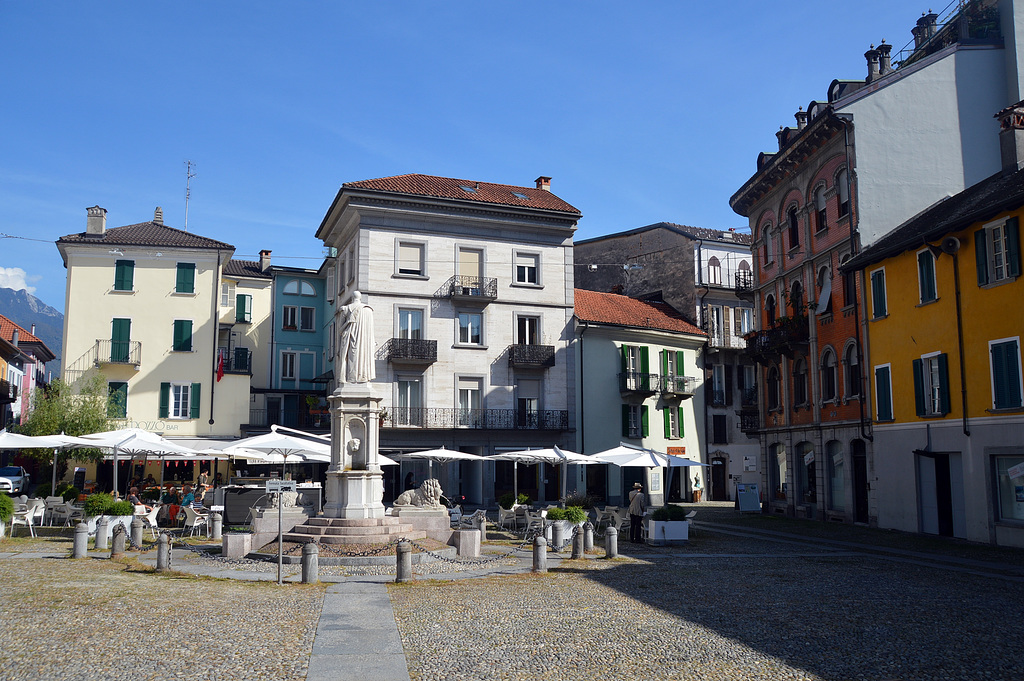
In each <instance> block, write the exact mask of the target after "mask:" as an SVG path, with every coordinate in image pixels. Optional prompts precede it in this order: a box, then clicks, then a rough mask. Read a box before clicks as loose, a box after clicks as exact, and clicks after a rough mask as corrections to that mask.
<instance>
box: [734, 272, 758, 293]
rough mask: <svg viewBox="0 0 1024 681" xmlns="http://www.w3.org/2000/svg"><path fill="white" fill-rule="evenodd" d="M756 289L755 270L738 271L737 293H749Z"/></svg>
mask: <svg viewBox="0 0 1024 681" xmlns="http://www.w3.org/2000/svg"><path fill="white" fill-rule="evenodd" d="M752 288H754V272H753V270H737V271H736V290H737V291H749V290H751V289H752Z"/></svg>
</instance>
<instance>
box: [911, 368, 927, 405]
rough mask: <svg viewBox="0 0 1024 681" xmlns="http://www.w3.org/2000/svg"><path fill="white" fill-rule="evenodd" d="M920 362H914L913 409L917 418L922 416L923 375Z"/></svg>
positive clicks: (923, 396) (923, 398)
mask: <svg viewBox="0 0 1024 681" xmlns="http://www.w3.org/2000/svg"><path fill="white" fill-rule="evenodd" d="M921 365H922V363H921V360H919V359H915V360H914V408H915V409H916V410H917V415H918V416H924V400H925V395H924V373H923V369H922V366H921Z"/></svg>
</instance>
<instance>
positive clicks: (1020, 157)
mask: <svg viewBox="0 0 1024 681" xmlns="http://www.w3.org/2000/svg"><path fill="white" fill-rule="evenodd" d="M995 117H996V118H998V119H999V156H1000V160H1001V161H1002V165H1003V175H1009V174H1010V173H1015V172H1017V171H1018V170H1020V169H1021V168H1024V102H1017V103H1016V104H1014V105H1012V106H1008V107H1006V108H1005V109H1003V110H1002V111H1000V112H999V113H997V114H996V116H995Z"/></svg>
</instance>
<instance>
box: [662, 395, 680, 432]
mask: <svg viewBox="0 0 1024 681" xmlns="http://www.w3.org/2000/svg"><path fill="white" fill-rule="evenodd" d="M662 415H663V418H664V420H665V438H666V439H669V440H678V439H679V438H681V437H682V436H683V415H682V413H681V411H680V408H679V407H678V406H676V405H671V404H668V405H665V408H664V409H662Z"/></svg>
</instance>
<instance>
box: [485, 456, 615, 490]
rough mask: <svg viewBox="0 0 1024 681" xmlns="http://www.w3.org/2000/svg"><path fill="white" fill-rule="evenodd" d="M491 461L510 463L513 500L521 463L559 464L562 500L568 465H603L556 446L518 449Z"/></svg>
mask: <svg viewBox="0 0 1024 681" xmlns="http://www.w3.org/2000/svg"><path fill="white" fill-rule="evenodd" d="M491 458H492V459H499V460H501V461H511V462H512V489H513V494H514V495H515V498H516V499H518V498H519V464H520V463H523V464H526V465H532V464H535V463H550V464H556V465H557V464H561V466H562V498H563V499H564V498H565V496H566V492H567V481H566V468H567V466H568V465H569V464H582V465H586V464H592V463H603V462H601V461H595V460H594V459H593V457H589V456H585V455H583V454H577V453H576V452H570V451H569V450H567V449H562V448H560V447H559V446H558V445H555V446H553V447H547V448H544V449H520V450H518V451H514V452H502V453H501V454H495V455H494V456H492V457H491Z"/></svg>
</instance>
